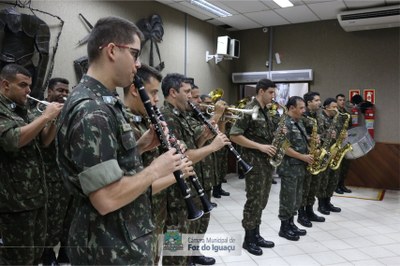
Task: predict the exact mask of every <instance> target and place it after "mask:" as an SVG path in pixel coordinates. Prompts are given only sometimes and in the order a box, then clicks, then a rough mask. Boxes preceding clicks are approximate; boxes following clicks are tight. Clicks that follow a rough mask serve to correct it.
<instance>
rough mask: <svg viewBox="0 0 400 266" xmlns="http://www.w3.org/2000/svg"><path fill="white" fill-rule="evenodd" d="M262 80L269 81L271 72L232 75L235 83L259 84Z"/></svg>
mask: <svg viewBox="0 0 400 266" xmlns="http://www.w3.org/2000/svg"><path fill="white" fill-rule="evenodd" d="M260 79H269V72H268V71H266V72H242V73H232V82H233V83H257V82H258V81H259V80H260Z"/></svg>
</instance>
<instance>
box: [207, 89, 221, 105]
mask: <svg viewBox="0 0 400 266" xmlns="http://www.w3.org/2000/svg"><path fill="white" fill-rule="evenodd" d="M222 95H224V90H223V89H221V88H218V89H215V90H212V91H210V93H209V94H208V96H210V97H211V100H212V101H213V103H215V102H217V101H218V100H219V99H221V98H222Z"/></svg>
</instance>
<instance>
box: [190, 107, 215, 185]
mask: <svg viewBox="0 0 400 266" xmlns="http://www.w3.org/2000/svg"><path fill="white" fill-rule="evenodd" d="M187 120H188V122H189V124H190V127H191V128H192V129H193V131H194V136H195V138H198V137H199V136H200V135H201V134H202V133H203V130H204V124H203V123H202V122H201V121H200V120H199V119H198V118H197V117H196V116H195V114H194V113H193V112H189V113H188V116H187ZM210 143H211V140H208V141H206V143H205V144H204V146H206V145H209V144H210ZM215 168H216V153H212V154H210V155H208V156H206V157H204V158H203V159H202V160H201V161H200V162H198V163H196V164H195V171H196V173H197V172H198V171H201V174H200V175H198V176H199V177H202V178H201V179H200V180H201V182H202V185H203V188H204V189H205V190H210V189H212V187H213V186H214V185H215V184H214V183H215V182H214V180H215V179H216V176H215V175H216V169H215Z"/></svg>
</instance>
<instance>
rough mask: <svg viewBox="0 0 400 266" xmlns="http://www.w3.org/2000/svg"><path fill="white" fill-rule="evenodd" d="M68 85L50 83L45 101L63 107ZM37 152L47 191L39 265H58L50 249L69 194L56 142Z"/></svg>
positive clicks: (62, 251) (62, 81) (60, 226)
mask: <svg viewBox="0 0 400 266" xmlns="http://www.w3.org/2000/svg"><path fill="white" fill-rule="evenodd" d="M68 85H69V81H68V80H66V79H64V78H52V79H50V81H49V86H48V88H47V99H46V101H48V102H58V103H64V101H65V98H66V97H67V96H68V94H69V89H68ZM32 111H33V113H35V116H40V115H41V112H40V111H39V110H38V108H34V109H33V110H32ZM40 148H41V153H42V157H43V164H44V168H45V172H46V185H47V190H48V202H47V233H46V248H45V249H44V250H43V254H42V263H43V265H52V264H57V259H56V255H55V253H54V250H53V248H54V247H55V246H57V245H58V243H59V242H60V239H61V236H62V233H63V226H64V219H65V216H66V214H67V208H68V202H69V200H70V194H69V193H68V191H67V190H66V189H65V186H64V182H63V180H62V178H61V173H60V170H59V168H58V164H57V161H56V146H55V142H54V141H53V142H52V143H51V144H50V145H49V146H48V147H40ZM65 244H67V243H62V245H65ZM59 256H60V257H63V256H66V253H65V249H64V247H63V246H62V247H61V248H60V251H59Z"/></svg>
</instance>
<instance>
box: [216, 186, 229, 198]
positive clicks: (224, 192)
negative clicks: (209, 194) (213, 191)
mask: <svg viewBox="0 0 400 266" xmlns="http://www.w3.org/2000/svg"><path fill="white" fill-rule="evenodd" d="M219 194H220V195H221V196H230V195H231V193H229V192H228V191H225V190H223V189H222V184H219Z"/></svg>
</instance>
